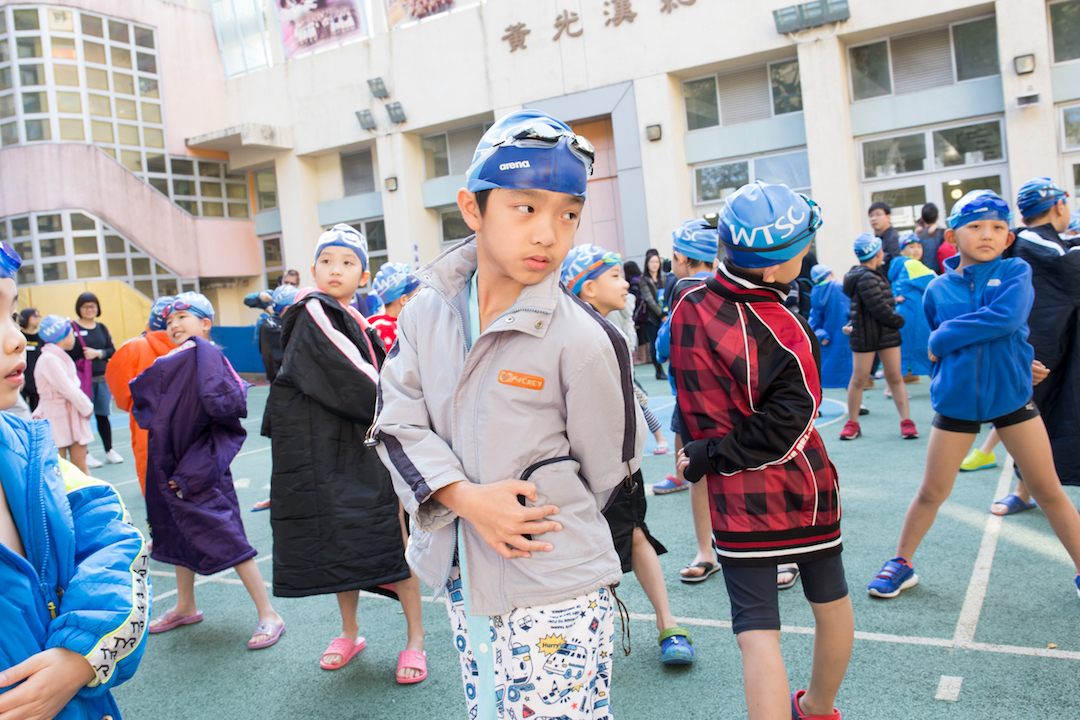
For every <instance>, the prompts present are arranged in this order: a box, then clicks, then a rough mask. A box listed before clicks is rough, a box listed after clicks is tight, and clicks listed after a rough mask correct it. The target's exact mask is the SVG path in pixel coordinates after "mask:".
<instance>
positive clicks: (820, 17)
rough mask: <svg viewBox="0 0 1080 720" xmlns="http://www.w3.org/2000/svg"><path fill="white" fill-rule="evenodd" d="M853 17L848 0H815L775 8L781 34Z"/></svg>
mask: <svg viewBox="0 0 1080 720" xmlns="http://www.w3.org/2000/svg"><path fill="white" fill-rule="evenodd" d="M850 17H851V10H850V9H849V8H848V4H847V0H813V2H808V3H803V4H802V5H792V6H791V7H786V8H780V9H779V10H773V21H774V22H775V23H776V32H778V33H780V34H781V35H784V34H787V33H793V32H798V31H799V30H807V29H809V28H815V27H820V26H822V25H827V24H829V23H838V22H843V21H844V20H847V19H848V18H850Z"/></svg>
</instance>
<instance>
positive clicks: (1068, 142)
mask: <svg viewBox="0 0 1080 720" xmlns="http://www.w3.org/2000/svg"><path fill="white" fill-rule="evenodd" d="M1061 114H1062V119H1063V121H1064V126H1065V149H1066V150H1080V105H1073V106H1072V107H1067V108H1063V109H1062V111H1061Z"/></svg>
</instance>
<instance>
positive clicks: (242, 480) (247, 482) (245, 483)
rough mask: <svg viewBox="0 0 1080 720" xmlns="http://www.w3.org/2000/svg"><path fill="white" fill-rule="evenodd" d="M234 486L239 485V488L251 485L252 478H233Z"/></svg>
mask: <svg viewBox="0 0 1080 720" xmlns="http://www.w3.org/2000/svg"><path fill="white" fill-rule="evenodd" d="M233 487H238V488H247V487H251V478H233Z"/></svg>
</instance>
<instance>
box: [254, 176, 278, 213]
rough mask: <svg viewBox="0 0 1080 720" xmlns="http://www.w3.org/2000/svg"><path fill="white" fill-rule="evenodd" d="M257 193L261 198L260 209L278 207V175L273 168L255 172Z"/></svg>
mask: <svg viewBox="0 0 1080 720" xmlns="http://www.w3.org/2000/svg"><path fill="white" fill-rule="evenodd" d="M255 194H256V195H257V196H258V198H259V210H270V209H272V208H276V207H277V176H276V175H275V174H274V170H273V168H271V169H269V170H260V171H259V172H257V173H255Z"/></svg>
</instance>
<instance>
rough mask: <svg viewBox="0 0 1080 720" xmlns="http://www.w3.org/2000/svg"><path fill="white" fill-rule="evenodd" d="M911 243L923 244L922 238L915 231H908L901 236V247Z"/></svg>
mask: <svg viewBox="0 0 1080 720" xmlns="http://www.w3.org/2000/svg"><path fill="white" fill-rule="evenodd" d="M911 243H919V244H920V245H922V238H920V237H919V236H918V235H916V234H915V233H913V232H906V233H904V234H903V235H901V236H900V249H901V250H903V249H904V248H906V247H907V246H908V245H910V244H911Z"/></svg>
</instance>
